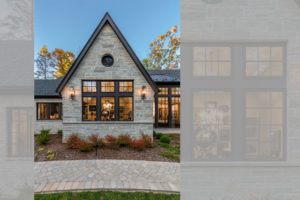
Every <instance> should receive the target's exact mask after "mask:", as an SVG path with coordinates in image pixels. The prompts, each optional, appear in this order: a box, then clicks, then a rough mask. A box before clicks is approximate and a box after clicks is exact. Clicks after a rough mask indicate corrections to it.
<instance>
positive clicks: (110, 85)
mask: <svg viewBox="0 0 300 200" xmlns="http://www.w3.org/2000/svg"><path fill="white" fill-rule="evenodd" d="M114 91H115V83H114V82H113V81H101V92H114Z"/></svg>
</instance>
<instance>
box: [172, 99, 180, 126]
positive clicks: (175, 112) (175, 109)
mask: <svg viewBox="0 0 300 200" xmlns="http://www.w3.org/2000/svg"><path fill="white" fill-rule="evenodd" d="M171 106H172V107H171V111H172V120H171V127H172V128H179V127H180V97H172V100H171Z"/></svg>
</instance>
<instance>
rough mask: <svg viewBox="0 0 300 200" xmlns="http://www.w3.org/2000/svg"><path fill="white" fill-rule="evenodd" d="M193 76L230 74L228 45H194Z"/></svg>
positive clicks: (229, 50)
mask: <svg viewBox="0 0 300 200" xmlns="http://www.w3.org/2000/svg"><path fill="white" fill-rule="evenodd" d="M193 65H194V66H193V68H194V69H193V72H194V76H230V73H231V70H230V65H231V48H230V47H194V64H193Z"/></svg>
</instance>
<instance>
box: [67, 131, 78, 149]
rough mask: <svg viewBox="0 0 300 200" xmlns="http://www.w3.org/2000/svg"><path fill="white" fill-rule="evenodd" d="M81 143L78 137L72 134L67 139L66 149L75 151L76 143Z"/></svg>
mask: <svg viewBox="0 0 300 200" xmlns="http://www.w3.org/2000/svg"><path fill="white" fill-rule="evenodd" d="M80 141H81V139H80V137H79V136H78V135H76V134H72V135H71V136H70V137H69V138H68V139H67V147H68V148H70V149H76V148H77V145H78V143H79V142H80Z"/></svg>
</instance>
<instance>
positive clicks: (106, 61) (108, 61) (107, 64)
mask: <svg viewBox="0 0 300 200" xmlns="http://www.w3.org/2000/svg"><path fill="white" fill-rule="evenodd" d="M113 63H114V59H113V57H112V56H111V55H105V56H103V57H102V64H103V65H104V66H105V67H110V66H112V65H113Z"/></svg>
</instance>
